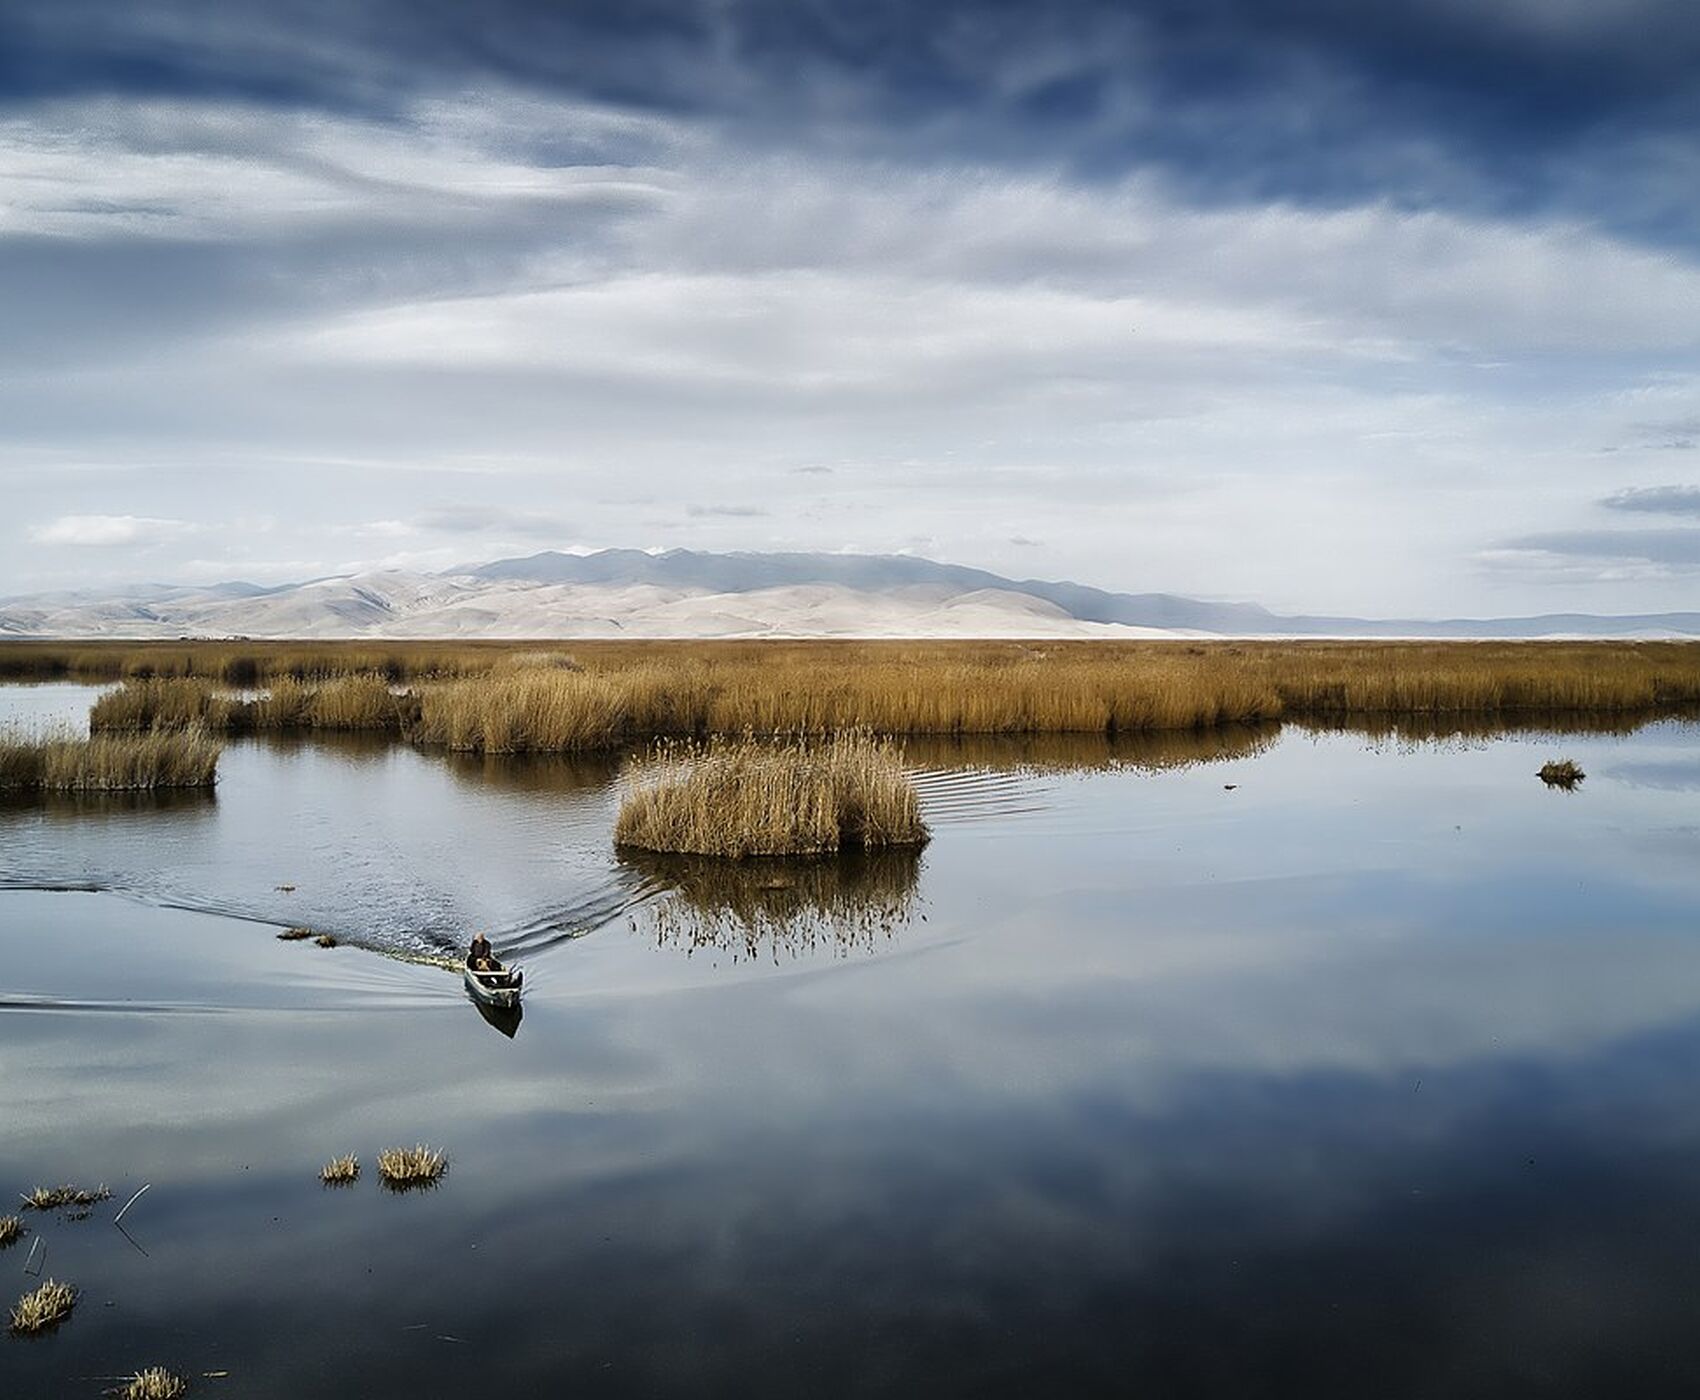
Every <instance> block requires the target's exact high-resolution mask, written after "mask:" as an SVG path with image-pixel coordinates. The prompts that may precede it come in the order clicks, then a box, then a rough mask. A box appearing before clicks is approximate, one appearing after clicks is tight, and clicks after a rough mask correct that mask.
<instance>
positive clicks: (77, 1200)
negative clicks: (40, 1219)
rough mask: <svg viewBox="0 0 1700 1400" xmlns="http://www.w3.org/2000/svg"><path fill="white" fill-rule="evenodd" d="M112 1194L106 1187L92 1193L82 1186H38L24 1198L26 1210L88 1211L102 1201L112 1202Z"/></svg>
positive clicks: (99, 1187)
mask: <svg viewBox="0 0 1700 1400" xmlns="http://www.w3.org/2000/svg"><path fill="white" fill-rule="evenodd" d="M111 1199H112V1192H111V1190H110V1189H109V1188H107V1187H105V1186H97V1187H95V1188H94V1189H93V1190H92V1191H89V1190H85V1189H84V1188H83V1187H80V1186H37V1187H36V1188H35V1189H34V1190H32V1191H30V1192H29V1194H27V1195H26V1196H24V1198H23V1202H24V1209H25V1210H64V1209H66V1208H70V1209H75V1210H86V1209H87V1208H88V1207H90V1206H92V1205H96V1204H98V1203H99V1202H101V1201H110V1200H111Z"/></svg>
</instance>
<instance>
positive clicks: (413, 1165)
mask: <svg viewBox="0 0 1700 1400" xmlns="http://www.w3.org/2000/svg"><path fill="white" fill-rule="evenodd" d="M448 1169H449V1159H448V1156H447V1155H446V1154H445V1153H443V1152H442V1151H440V1150H439V1149H437V1148H435V1147H427V1146H425V1144H424V1143H420V1144H418V1145H417V1146H414V1147H386V1148H385V1149H384V1150H383V1151H382V1152H380V1153H379V1154H378V1176H379V1178H380V1179H381V1180H382V1181H383V1183H384V1185H385V1186H387V1187H389V1189H390V1190H392V1191H413V1190H417V1189H419V1188H420V1187H427V1186H435V1185H436V1184H437V1183H438V1182H439V1181H441V1180H442V1179H443V1174H444V1173H445V1172H447V1171H448Z"/></svg>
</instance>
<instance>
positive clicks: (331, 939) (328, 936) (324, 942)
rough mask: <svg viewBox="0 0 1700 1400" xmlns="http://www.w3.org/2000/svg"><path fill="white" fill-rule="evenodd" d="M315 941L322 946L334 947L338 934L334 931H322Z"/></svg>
mask: <svg viewBox="0 0 1700 1400" xmlns="http://www.w3.org/2000/svg"><path fill="white" fill-rule="evenodd" d="M313 942H315V943H317V944H318V945H319V946H320V947H321V948H334V947H336V935H335V934H334V933H321V934H320V935H319V936H318V937H317V938H315V939H314V940H313Z"/></svg>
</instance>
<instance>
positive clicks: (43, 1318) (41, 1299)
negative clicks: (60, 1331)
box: [12, 1278, 77, 1336]
mask: <svg viewBox="0 0 1700 1400" xmlns="http://www.w3.org/2000/svg"><path fill="white" fill-rule="evenodd" d="M76 1305H77V1290H76V1289H75V1288H72V1287H71V1286H70V1284H68V1283H60V1282H59V1281H58V1280H57V1279H51V1278H50V1279H48V1280H47V1281H46V1282H45V1283H43V1284H42V1285H41V1287H39V1288H37V1289H34V1290H33V1291H32V1292H29V1293H26V1294H24V1296H23V1297H21V1298H19V1299H18V1301H17V1302H16V1303H15V1304H14V1305H13V1307H12V1331H14V1332H16V1333H18V1334H19V1335H20V1336H31V1335H33V1334H35V1333H37V1332H45V1331H47V1330H48V1329H49V1328H52V1327H57V1326H58V1325H59V1324H60V1323H61V1322H63V1321H64V1320H65V1319H66V1318H68V1317H69V1316H70V1315H71V1309H72V1308H74V1307H76Z"/></svg>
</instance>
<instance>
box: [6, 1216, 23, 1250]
mask: <svg viewBox="0 0 1700 1400" xmlns="http://www.w3.org/2000/svg"><path fill="white" fill-rule="evenodd" d="M23 1234H24V1222H23V1220H22V1219H21V1218H20V1217H18V1216H16V1215H0V1249H6V1248H7V1247H9V1246H11V1245H14V1244H16V1243H17V1242H18V1241H19V1240H20V1239H22V1238H23Z"/></svg>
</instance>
